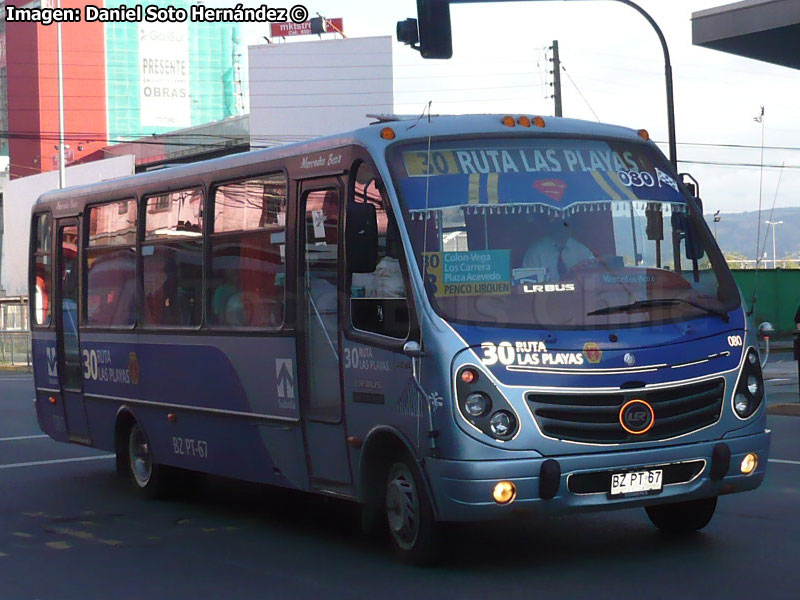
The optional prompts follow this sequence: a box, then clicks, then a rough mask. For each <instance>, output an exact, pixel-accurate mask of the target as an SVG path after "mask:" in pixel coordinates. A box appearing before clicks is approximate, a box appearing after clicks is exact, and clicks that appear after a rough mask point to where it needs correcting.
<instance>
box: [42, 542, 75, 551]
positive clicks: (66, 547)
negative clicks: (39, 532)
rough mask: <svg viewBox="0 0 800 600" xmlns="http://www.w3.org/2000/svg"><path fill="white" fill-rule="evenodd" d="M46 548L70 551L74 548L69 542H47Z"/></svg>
mask: <svg viewBox="0 0 800 600" xmlns="http://www.w3.org/2000/svg"><path fill="white" fill-rule="evenodd" d="M45 546H47V547H48V548H52V549H53V550H69V549H70V548H72V544H68V543H67V542H47V543H46V544H45Z"/></svg>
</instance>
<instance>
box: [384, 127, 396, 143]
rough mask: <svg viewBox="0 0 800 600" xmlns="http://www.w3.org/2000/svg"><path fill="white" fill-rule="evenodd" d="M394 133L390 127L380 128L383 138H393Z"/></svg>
mask: <svg viewBox="0 0 800 600" xmlns="http://www.w3.org/2000/svg"><path fill="white" fill-rule="evenodd" d="M395 136H396V134H395V132H394V129H392V128H391V127H384V128H383V129H381V137H382V138H383V139H385V140H393V139H394V138H395Z"/></svg>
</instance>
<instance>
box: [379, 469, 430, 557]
mask: <svg viewBox="0 0 800 600" xmlns="http://www.w3.org/2000/svg"><path fill="white" fill-rule="evenodd" d="M385 504H386V521H387V523H388V525H389V536H390V538H391V541H392V546H393V548H394V551H395V554H396V555H397V556H398V557H399V558H400V559H401V560H403V561H404V562H408V563H412V564H425V563H428V562H431V561H432V560H433V559H434V558H435V555H436V550H437V547H438V541H439V535H438V533H439V532H438V527H437V524H436V522H435V520H434V516H433V507H432V506H431V503H430V500H429V499H428V495H427V493H426V491H425V488H424V487H423V484H422V480H421V478H420V475H419V472H418V470H417V468H416V466H415V465H414V464H413V463H412V462H411V461H410V460H409V459H406V458H404V459H402V460H399V461H397V462H394V463H392V464H391V466H390V467H389V470H388V473H387V478H386V502H385Z"/></svg>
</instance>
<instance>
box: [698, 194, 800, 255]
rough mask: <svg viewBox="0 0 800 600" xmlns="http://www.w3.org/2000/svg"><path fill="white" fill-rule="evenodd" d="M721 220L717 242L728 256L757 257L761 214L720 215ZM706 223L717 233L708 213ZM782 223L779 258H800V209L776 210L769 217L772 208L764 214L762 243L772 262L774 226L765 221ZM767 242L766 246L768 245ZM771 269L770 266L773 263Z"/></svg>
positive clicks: (762, 215)
mask: <svg viewBox="0 0 800 600" xmlns="http://www.w3.org/2000/svg"><path fill="white" fill-rule="evenodd" d="M720 216H721V217H722V219H721V220H720V222H719V223H716V236H717V243H718V244H719V245H720V247H721V248H722V251H723V252H724V253H725V254H726V255H728V254H739V255H743V256H746V257H747V258H755V254H756V231H757V228H758V221H759V218H758V211H752V212H743V213H720ZM705 219H706V222H707V223H708V227H709V229H711V231H712V233H713V232H714V227H715V223H714V215H713V214H706V215H705ZM766 220H770V221H783V223H782V224H781V225H778V226H776V229H775V236H776V237H775V239H776V242H777V244H776V245H777V250H778V252H777V254H778V259H781V258H798V257H800V208H776V209H775V210H774V211H773V212H772V218H770V211H769V208H767V210H762V211H761V240H760V242H759V247H761V248H762V253H763V252H766V253H767V258H768V259H770V260H772V226H770V225H767V224H766V223H764V221H766ZM765 240H766V243H765ZM770 266H771V263H770Z"/></svg>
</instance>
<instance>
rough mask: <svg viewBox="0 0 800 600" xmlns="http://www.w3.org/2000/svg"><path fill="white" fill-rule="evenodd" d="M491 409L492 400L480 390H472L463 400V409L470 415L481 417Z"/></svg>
mask: <svg viewBox="0 0 800 600" xmlns="http://www.w3.org/2000/svg"><path fill="white" fill-rule="evenodd" d="M491 409H492V401H491V400H489V397H488V396H487V395H485V394H481V393H480V392H474V393H472V394H470V395H469V396H467V399H466V400H465V401H464V411H465V412H466V413H467V414H468V415H469V416H470V417H481V416H483V415H485V414H486V413H487V412H489V411H490V410H491Z"/></svg>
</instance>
